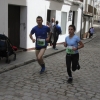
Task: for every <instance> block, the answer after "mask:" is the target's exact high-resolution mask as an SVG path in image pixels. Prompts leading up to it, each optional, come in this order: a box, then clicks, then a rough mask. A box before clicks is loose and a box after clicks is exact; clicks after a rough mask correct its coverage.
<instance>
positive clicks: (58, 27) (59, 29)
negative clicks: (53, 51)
mask: <svg viewBox="0 0 100 100" xmlns="http://www.w3.org/2000/svg"><path fill="white" fill-rule="evenodd" d="M56 28H57V32H58V34H61V33H62V31H61V27H60V26H59V25H56Z"/></svg>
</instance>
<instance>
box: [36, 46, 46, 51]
mask: <svg viewBox="0 0 100 100" xmlns="http://www.w3.org/2000/svg"><path fill="white" fill-rule="evenodd" d="M43 48H44V49H46V48H47V46H43V47H36V48H35V49H36V50H41V49H43Z"/></svg>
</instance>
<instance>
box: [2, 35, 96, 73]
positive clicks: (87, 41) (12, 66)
mask: <svg viewBox="0 0 100 100" xmlns="http://www.w3.org/2000/svg"><path fill="white" fill-rule="evenodd" d="M94 38H96V34H95V36H94V37H93V38H91V39H88V40H86V41H83V43H84V44H86V43H89V42H90V41H92V40H93V39H94ZM63 51H65V49H62V50H59V51H57V52H53V53H50V54H47V55H44V58H47V57H49V56H52V55H54V54H57V53H60V52H63ZM35 61H37V60H36V59H29V60H27V61H25V62H22V63H18V64H16V65H11V67H9V68H7V69H4V70H2V71H0V74H2V73H4V72H7V71H9V70H13V69H15V68H18V67H21V66H24V65H27V64H29V63H32V62H35Z"/></svg>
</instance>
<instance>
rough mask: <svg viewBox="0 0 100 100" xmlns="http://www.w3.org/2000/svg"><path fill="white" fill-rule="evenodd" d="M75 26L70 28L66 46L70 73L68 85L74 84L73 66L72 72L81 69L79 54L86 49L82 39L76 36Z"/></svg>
mask: <svg viewBox="0 0 100 100" xmlns="http://www.w3.org/2000/svg"><path fill="white" fill-rule="evenodd" d="M75 30H76V28H75V26H74V25H70V26H69V36H67V37H66V38H65V43H64V46H65V47H66V66H67V72H68V76H69V78H68V80H67V82H68V83H72V81H73V77H72V72H71V65H72V71H75V70H76V69H80V68H79V67H80V66H79V63H78V61H79V52H78V49H80V48H82V47H84V44H83V43H82V42H81V40H80V38H79V37H78V36H77V35H75Z"/></svg>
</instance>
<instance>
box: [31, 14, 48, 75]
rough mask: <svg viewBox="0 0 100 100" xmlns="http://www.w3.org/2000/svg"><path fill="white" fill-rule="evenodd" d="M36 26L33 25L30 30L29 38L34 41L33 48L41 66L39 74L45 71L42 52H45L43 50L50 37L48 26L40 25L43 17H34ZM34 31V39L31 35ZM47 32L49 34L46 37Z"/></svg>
mask: <svg viewBox="0 0 100 100" xmlns="http://www.w3.org/2000/svg"><path fill="white" fill-rule="evenodd" d="M36 21H37V24H38V25H37V26H35V27H33V28H32V30H31V32H30V39H31V40H32V41H33V43H34V42H35V48H36V57H37V60H38V63H39V65H40V66H41V71H40V74H42V73H43V72H44V71H45V63H44V61H43V54H44V53H45V50H46V48H47V44H48V42H49V39H50V28H49V27H47V26H45V25H42V22H43V19H42V17H41V16H38V17H37V18H36ZM34 33H35V36H36V40H35V39H34V38H33V37H32V35H33V34H34ZM47 34H49V36H48V37H47Z"/></svg>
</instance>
